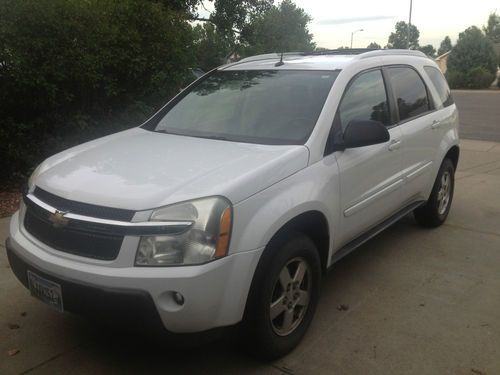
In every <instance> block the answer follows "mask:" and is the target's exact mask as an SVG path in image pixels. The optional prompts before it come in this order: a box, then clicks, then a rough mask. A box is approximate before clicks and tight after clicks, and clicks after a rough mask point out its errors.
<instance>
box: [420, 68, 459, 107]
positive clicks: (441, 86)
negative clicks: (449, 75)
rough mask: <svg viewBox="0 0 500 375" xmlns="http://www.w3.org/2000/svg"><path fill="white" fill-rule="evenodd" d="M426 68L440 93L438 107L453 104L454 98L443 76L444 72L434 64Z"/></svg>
mask: <svg viewBox="0 0 500 375" xmlns="http://www.w3.org/2000/svg"><path fill="white" fill-rule="evenodd" d="M424 69H425V72H426V73H427V75H428V76H429V78H430V80H431V82H432V84H433V85H434V87H435V88H436V91H437V92H438V94H439V98H438V99H439V100H438V102H439V103H438V104H439V105H438V108H442V107H448V106H449V105H452V104H453V98H452V96H451V92H450V88H449V87H448V83H447V82H446V79H445V78H444V76H443V73H441V71H440V70H439V69H437V68H435V67H433V66H425V67H424Z"/></svg>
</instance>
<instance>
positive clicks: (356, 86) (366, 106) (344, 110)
mask: <svg viewBox="0 0 500 375" xmlns="http://www.w3.org/2000/svg"><path fill="white" fill-rule="evenodd" d="M337 116H338V120H339V121H340V124H341V126H342V131H343V130H344V129H345V128H346V127H347V124H349V122H350V121H352V120H376V121H380V122H381V123H383V124H384V125H389V124H390V116H389V105H388V102H387V93H386V91H385V85H384V79H383V77H382V72H381V71H380V70H373V71H370V72H366V73H363V74H361V75H360V76H358V77H357V78H355V79H354V81H352V83H351V84H350V86H349V87H348V88H347V91H346V92H345V94H344V97H343V98H342V103H341V104H340V107H339V111H338V113H337Z"/></svg>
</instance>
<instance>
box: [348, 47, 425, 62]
mask: <svg viewBox="0 0 500 375" xmlns="http://www.w3.org/2000/svg"><path fill="white" fill-rule="evenodd" d="M380 56H417V57H428V56H427V55H426V54H425V53H423V52H420V51H415V50H411V49H377V50H373V51H369V52H366V53H363V54H361V55H359V56H358V57H357V59H358V60H363V59H368V58H370V57H380Z"/></svg>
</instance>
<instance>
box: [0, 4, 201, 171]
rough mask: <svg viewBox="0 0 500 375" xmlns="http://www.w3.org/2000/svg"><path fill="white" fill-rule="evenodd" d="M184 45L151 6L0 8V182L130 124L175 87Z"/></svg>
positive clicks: (184, 31)
mask: <svg viewBox="0 0 500 375" xmlns="http://www.w3.org/2000/svg"><path fill="white" fill-rule="evenodd" d="M191 43H192V36H191V27H190V25H189V23H188V22H187V20H186V19H185V18H184V13H178V12H176V11H174V10H171V9H169V8H166V7H165V6H164V5H162V4H161V3H158V2H152V1H146V0H121V1H114V0H86V1H80V0H24V1H18V0H2V1H0V87H1V88H2V89H1V90H0V160H2V169H1V170H0V181H3V180H6V179H10V178H12V176H16V175H17V176H24V175H26V174H27V173H28V172H29V170H30V169H32V168H33V167H34V166H35V164H36V163H38V162H39V161H40V160H41V159H43V158H44V157H46V156H47V155H49V154H53V153H55V152H57V151H59V150H61V149H63V148H66V147H69V146H72V145H74V144H76V143H81V142H83V141H85V140H88V139H91V138H95V137H98V136H101V135H104V134H108V133H111V132H113V131H116V130H119V129H123V128H125V127H129V126H132V125H138V124H139V123H140V122H141V121H143V120H144V119H145V118H146V117H147V116H148V115H149V114H150V113H152V111H154V110H155V109H157V108H158V107H159V106H160V105H161V104H162V103H164V102H165V101H166V100H167V99H168V98H169V97H171V96H172V95H173V94H174V93H176V92H177V91H178V89H179V87H181V86H182V84H183V83H184V82H185V79H186V77H187V74H188V68H189V67H190V65H191V61H192V56H191V52H190V51H191V50H192V48H190V47H191Z"/></svg>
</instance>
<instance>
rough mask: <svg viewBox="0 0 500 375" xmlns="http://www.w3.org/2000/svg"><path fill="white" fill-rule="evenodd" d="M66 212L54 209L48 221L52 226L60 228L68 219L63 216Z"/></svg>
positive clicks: (66, 223)
mask: <svg viewBox="0 0 500 375" xmlns="http://www.w3.org/2000/svg"><path fill="white" fill-rule="evenodd" d="M66 214H67V212H63V211H56V212H55V213H53V214H50V216H49V221H50V222H51V223H52V226H53V227H54V228H62V227H65V226H66V225H68V222H69V219H67V218H65V217H64V215H66Z"/></svg>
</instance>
